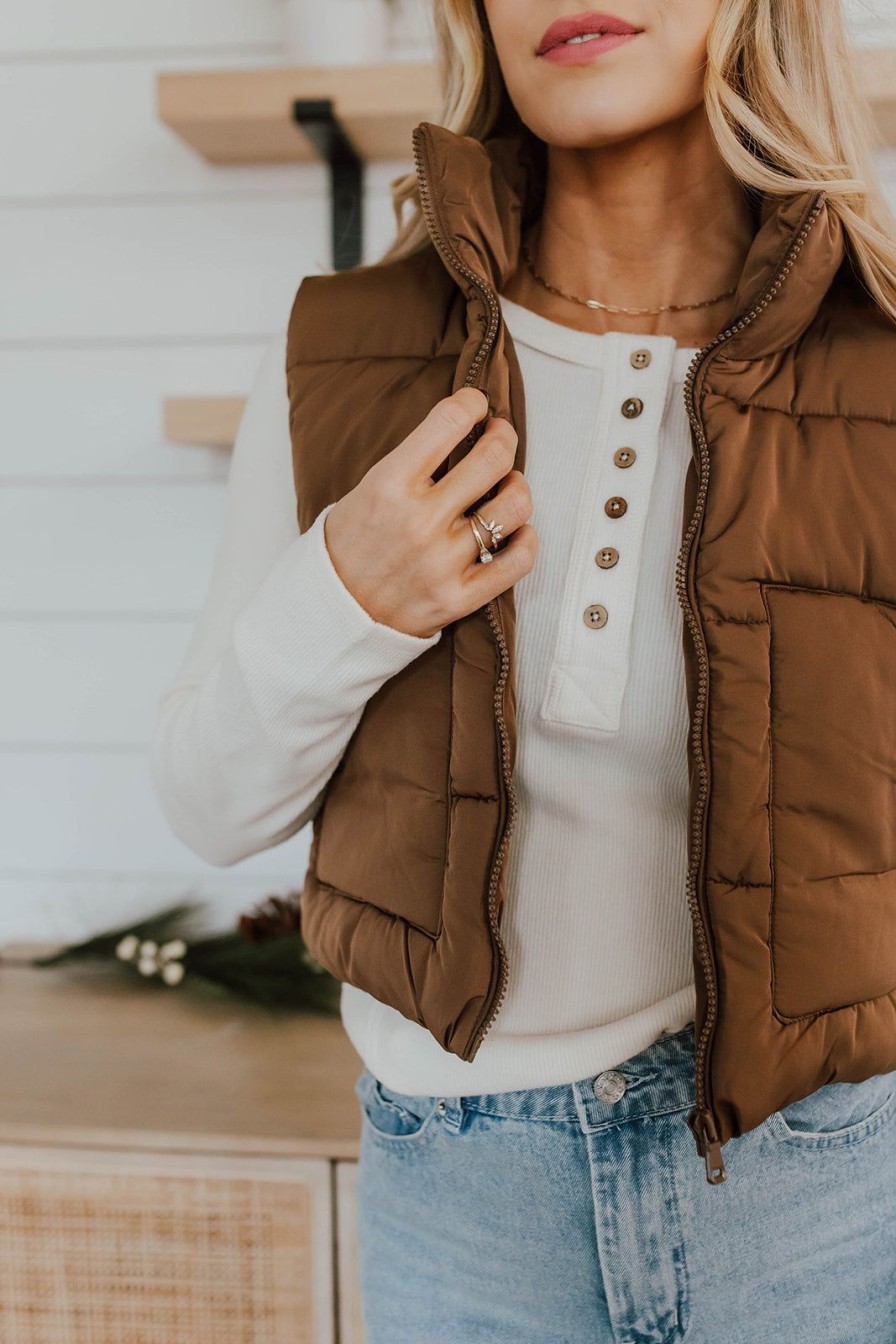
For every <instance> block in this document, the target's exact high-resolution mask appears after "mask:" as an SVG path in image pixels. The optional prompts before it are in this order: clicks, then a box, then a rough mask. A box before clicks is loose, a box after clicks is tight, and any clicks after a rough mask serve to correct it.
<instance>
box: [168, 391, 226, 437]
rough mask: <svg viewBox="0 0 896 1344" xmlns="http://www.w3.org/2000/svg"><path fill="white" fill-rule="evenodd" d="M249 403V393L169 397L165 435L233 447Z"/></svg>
mask: <svg viewBox="0 0 896 1344" xmlns="http://www.w3.org/2000/svg"><path fill="white" fill-rule="evenodd" d="M245 407H246V398H245V397H166V398H165V404H164V426H165V438H166V439H167V440H168V441H169V442H170V443H195V444H201V445H203V446H205V447H213V448H232V447H233V445H234V443H235V442H236V434H237V430H238V429H239V427H240V420H241V419H242V417H243V411H244V410H245Z"/></svg>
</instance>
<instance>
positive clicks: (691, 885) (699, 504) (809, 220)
mask: <svg viewBox="0 0 896 1344" xmlns="http://www.w3.org/2000/svg"><path fill="white" fill-rule="evenodd" d="M824 200H825V193H824V192H823V191H820V192H819V193H818V195H817V196H816V197H815V199H814V201H813V203H812V205H811V207H810V209H809V211H808V213H807V214H806V216H805V218H804V220H803V223H802V225H801V226H800V228H799V229H798V230H797V232H796V234H795V235H794V237H793V238H792V240H791V243H790V246H789V248H788V249H787V252H786V253H785V255H784V258H783V260H782V261H781V264H780V265H779V267H778V269H777V271H776V272H775V274H774V276H773V278H772V280H771V282H770V284H769V286H768V288H767V289H766V290H765V292H764V293H763V295H762V297H761V298H760V299H758V300H757V302H756V303H755V304H754V305H753V307H752V308H751V309H750V310H749V311H748V312H747V313H745V314H744V316H743V317H741V318H739V319H738V320H737V321H736V322H735V323H733V324H732V325H731V326H730V327H726V328H725V330H724V331H721V332H719V334H718V335H717V336H715V337H714V338H713V340H711V341H710V342H709V344H708V345H705V346H703V348H702V349H701V350H698V351H697V353H696V355H695V356H694V358H693V360H692V361H691V363H690V366H689V368H688V371H687V374H686V376H685V380H684V387H683V395H684V401H685V407H686V410H687V413H688V418H689V420H690V423H691V426H692V428H693V430H694V434H695V436H696V440H697V445H698V449H699V473H700V475H699V483H698V490H697V498H696V502H695V505H694V511H693V513H692V515H691V519H690V521H689V523H688V526H687V530H686V532H685V535H684V539H683V541H682V544H681V548H680V550H679V553H678V560H677V564H676V574H675V582H676V588H677V592H678V599H679V602H680V604H681V607H682V610H683V612H684V615H685V618H686V620H687V624H688V626H689V628H690V631H691V635H692V636H693V639H694V648H695V651H696V655H697V665H698V673H699V675H698V683H697V693H696V697H695V700H696V703H695V709H694V721H693V724H692V732H691V736H692V740H693V747H694V752H695V755H696V759H697V762H698V766H699V771H700V783H699V789H698V794H697V802H696V806H695V808H694V816H693V819H692V826H691V834H692V845H691V854H690V858H689V862H688V874H687V899H688V906H689V908H690V911H691V918H692V921H693V926H694V930H695V934H696V941H697V950H698V955H699V958H700V962H701V965H702V967H703V973H704V978H705V981H706V1001H707V1013H706V1020H705V1022H704V1024H703V1028H702V1030H701V1032H700V1035H699V1037H698V1039H697V1042H696V1060H695V1102H696V1104H695V1106H694V1107H693V1108H692V1110H691V1111H690V1112H689V1114H688V1117H687V1123H688V1127H689V1129H690V1130H691V1133H692V1134H693V1135H694V1139H695V1141H696V1145H697V1152H698V1154H699V1156H700V1157H703V1158H705V1161H706V1179H707V1181H708V1182H709V1184H710V1185H719V1184H720V1183H721V1182H722V1181H724V1180H725V1178H726V1171H725V1162H724V1160H723V1158H722V1143H721V1140H720V1138H719V1135H720V1133H721V1128H720V1125H719V1120H718V1116H717V1114H716V1111H715V1110H714V1108H713V1100H712V1088H711V1085H710V1077H709V1060H710V1051H711V1048H712V1041H713V1036H714V1033H715V1026H716V1018H717V1015H718V977H717V972H716V965H715V959H714V954H713V948H712V943H711V941H710V938H709V933H708V929H709V913H708V910H707V909H706V903H705V900H704V892H703V884H702V882H700V883H698V881H697V875H698V870H699V867H700V864H701V863H702V857H703V842H704V839H705V829H704V821H705V815H706V811H705V809H706V799H707V796H708V793H709V777H708V770H707V762H706V757H705V754H704V751H703V727H704V722H705V710H706V699H707V687H708V673H709V660H708V658H707V656H706V645H705V641H704V637H703V627H702V624H701V622H700V618H699V615H698V612H697V603H696V596H695V592H694V584H693V576H692V574H691V573H690V560H691V555H692V552H693V547H694V541H695V539H696V536H697V533H698V531H699V528H700V524H701V522H702V519H703V509H704V505H705V502H706V491H707V484H708V480H709V446H708V444H707V439H706V430H705V428H704V426H703V422H702V419H701V417H700V414H699V412H698V410H697V403H696V399H695V396H694V388H695V384H696V379H697V374H698V373H699V372H700V369H701V368H702V366H703V363H704V361H705V359H706V357H707V355H708V354H710V352H711V351H713V350H715V349H716V348H717V347H718V346H719V345H721V344H722V342H723V341H726V340H727V339H728V338H729V337H730V336H733V335H735V334H736V333H737V332H739V331H742V330H743V329H744V327H746V326H748V325H749V324H750V323H751V322H752V321H753V320H754V319H755V318H756V317H757V316H758V315H759V314H760V313H761V312H762V311H763V309H764V308H766V307H767V306H768V304H769V303H771V301H772V299H773V298H774V297H775V295H776V294H777V293H778V290H779V289H780V288H781V286H782V284H783V283H784V280H785V279H786V277H787V275H788V273H789V271H790V269H791V267H792V266H793V264H794V262H795V260H796V257H797V255H798V253H799V251H800V249H801V248H802V246H803V243H804V242H805V241H806V238H807V236H808V234H809V231H810V229H811V228H812V225H813V224H814V223H815V220H816V219H817V217H818V215H819V213H820V211H821V207H822V205H823V203H824Z"/></svg>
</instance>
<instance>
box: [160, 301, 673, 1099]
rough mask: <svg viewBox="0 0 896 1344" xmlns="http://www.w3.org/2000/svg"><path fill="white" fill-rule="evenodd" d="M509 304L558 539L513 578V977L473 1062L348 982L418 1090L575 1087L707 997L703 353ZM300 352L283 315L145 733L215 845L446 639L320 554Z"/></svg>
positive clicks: (283, 797)
mask: <svg viewBox="0 0 896 1344" xmlns="http://www.w3.org/2000/svg"><path fill="white" fill-rule="evenodd" d="M501 306H502V310H503V313H504V318H505V321H506V323H507V326H508V328H509V330H510V333H511V335H512V337H513V340H514V343H515V346H516V349H517V352H518V356H519V360H520V367H521V371H522V375H523V380H524V386H525V395H526V409H527V429H528V436H527V439H528V442H527V454H526V469H525V474H526V477H527V479H528V481H529V484H530V486H531V490H532V497H533V512H532V523H533V526H534V527H535V528H536V529H537V531H538V534H539V540H540V546H539V551H538V556H537V559H536V563H535V566H534V568H533V569H532V571H531V572H530V573H529V574H527V575H525V576H524V577H523V578H522V579H521V580H519V581H518V582H517V584H516V585H515V589H514V594H515V598H516V606H517V640H516V669H517V677H516V682H517V727H518V743H517V761H516V769H515V774H514V782H515V787H516V792H517V799H518V813H517V817H516V821H515V824H514V829H513V833H512V836H511V839H510V845H509V848H508V852H507V860H506V862H507V898H506V904H505V909H504V914H503V917H502V925H501V929H502V936H503V938H504V940H505V942H506V945H507V950H508V958H509V977H508V983H507V992H506V996H505V998H504V1001H503V1004H502V1006H501V1009H500V1011H499V1013H498V1015H497V1017H496V1018H495V1020H494V1022H493V1024H492V1026H491V1028H490V1030H489V1031H488V1033H487V1035H486V1036H485V1039H484V1041H483V1043H482V1045H481V1047H480V1049H479V1052H478V1054H477V1056H476V1058H475V1059H474V1060H473V1061H471V1062H465V1061H463V1060H461V1059H459V1058H458V1057H457V1056H456V1055H453V1054H451V1053H449V1052H448V1051H445V1050H443V1049H442V1048H441V1046H440V1045H439V1044H438V1043H437V1042H436V1040H435V1039H434V1037H432V1036H431V1035H430V1033H429V1032H428V1031H426V1030H425V1028H423V1027H421V1026H419V1025H418V1024H417V1023H414V1022H411V1021H410V1020H409V1019H408V1018H405V1017H403V1016H402V1015H401V1014H400V1013H399V1012H397V1011H396V1010H395V1009H393V1008H390V1007H389V1006H388V1005H386V1004H383V1003H380V1002H379V1001H378V1000H377V999H375V998H373V997H372V996H371V995H369V994H367V993H365V992H364V991H362V990H360V989H357V988H356V987H354V986H352V985H348V984H344V985H343V987H342V997H341V1008H342V1019H343V1023H344V1026H345V1029H346V1031H347V1033H348V1035H349V1037H350V1039H351V1040H352V1042H353V1044H354V1046H355V1048H356V1049H357V1050H358V1053H359V1054H360V1055H361V1057H362V1059H363V1060H364V1063H365V1064H366V1065H367V1066H368V1068H370V1069H371V1070H372V1071H373V1073H375V1074H376V1075H377V1076H378V1077H379V1078H380V1079H381V1080H382V1081H383V1082H384V1083H385V1084H386V1085H387V1086H389V1087H392V1088H395V1089H397V1090H399V1091H403V1092H409V1093H426V1094H440V1095H469V1094H471V1093H483V1092H499V1091H505V1090H508V1089H514V1088H524V1087H539V1086H545V1085H548V1084H554V1083H565V1082H572V1081H574V1080H576V1079H579V1078H582V1077H585V1076H586V1075H588V1074H591V1073H594V1072H596V1071H599V1070H601V1069H606V1068H610V1067H612V1066H614V1065H616V1064H620V1063H621V1062H622V1061H623V1060H624V1059H626V1058H628V1057H629V1056H630V1055H632V1054H634V1053H636V1052H637V1051H639V1050H641V1049H643V1048H644V1047H645V1046H646V1045H648V1044H650V1042H651V1041H653V1040H654V1039H655V1038H656V1037H657V1036H658V1035H659V1034H660V1032H661V1031H663V1030H669V1031H676V1030H678V1029H679V1028H681V1027H683V1026H684V1025H685V1024H686V1023H687V1022H688V1021H690V1020H692V1019H693V1018H694V1015H695V997H694V981H693V964H692V955H691V926H690V915H689V912H688V908H687V902H686V898H685V872H686V866H687V759H686V738H687V731H688V715H687V704H686V699H685V684H684V667H683V654H682V647H681V639H682V615H681V609H680V607H679V604H678V599H677V595H676V592H675V582H674V575H675V560H676V555H677V551H678V545H679V542H680V537H681V515H682V499H683V486H684V476H685V471H686V469H687V464H688V461H689V458H690V453H691V438H690V429H689V426H688V421H687V416H686V413H685V408H684V403H683V398H682V384H683V381H684V377H685V373H686V371H687V366H688V364H689V362H690V361H691V359H692V358H693V356H694V355H695V354H696V348H695V347H679V346H676V344H675V340H674V338H673V337H671V336H650V335H642V334H630V333H623V332H607V333H605V334H602V335H596V334H594V333H591V332H583V331H577V330H575V329H574V328H572V327H567V326H565V325H563V324H561V323H557V322H554V321H551V320H549V319H548V318H545V317H543V316H541V315H540V314H537V313H534V312H532V311H531V310H529V309H527V308H523V307H521V306H520V305H519V304H516V303H514V302H512V301H511V300H509V299H507V298H505V297H504V296H501ZM284 348H285V338H284V337H283V336H282V335H281V336H279V337H278V338H277V340H275V341H274V342H272V344H271V346H270V348H269V350H268V351H267V352H266V354H265V356H264V358H263V359H262V361H261V364H260V367H259V370H258V373H257V376H256V379H255V382H254V384H253V387H252V390H251V394H250V397H249V400H248V403H247V406H246V410H245V413H244V415H243V419H242V422H241V425H240V429H239V434H238V436H237V441H236V444H235V447H234V452H233V459H232V463H231V469H230V476H229V480H228V489H227V499H226V504H225V514H224V521H223V527H222V532H221V538H220V542H219V546H218V551H217V555H216V559H215V565H214V570H213V574H212V580H211V584H210V588H209V593H208V597H207V600H206V604H205V607H204V609H203V611H202V613H201V614H200V617H199V620H198V621H197V624H196V628H195V631H194V634H193V638H192V640H191V643H190V646H189V648H188V650H187V653H186V656H185V658H184V660H183V662H182V664H181V667H180V669H179V671H178V673H177V675H176V677H175V678H174V680H173V682H172V684H171V685H170V686H169V687H168V688H167V690H166V691H165V693H164V694H163V695H162V697H161V699H160V702H159V713H158V717H157V721H156V726H155V732H154V735H153V741H152V747H151V768H152V774H153V780H154V783H155V787H156V791H157V793H158V796H159V799H160V803H161V806H162V809H163V811H164V813H165V815H166V817H167V820H168V822H169V824H170V826H171V827H172V829H173V831H174V832H175V834H177V835H178V837H179V838H180V839H181V840H182V841H183V842H184V843H185V844H186V845H188V846H189V847H190V848H191V849H192V850H193V851H194V852H195V853H197V854H199V855H200V856H201V857H203V858H205V859H206V860H208V862H210V863H212V864H216V865H218V866H227V865H230V864H233V863H236V862H238V861H239V860H240V859H242V858H246V857H247V856H248V855H250V854H254V853H256V852H258V851H260V850H263V849H267V848H269V847H271V846H273V845H275V844H278V843H280V842H281V841H283V840H284V839H286V838H287V837H289V836H290V835H293V834H294V833H295V832H296V831H297V830H299V829H300V828H301V827H302V826H304V825H305V824H306V823H307V822H308V821H309V820H310V818H311V817H312V816H313V814H314V812H315V810H316V807H317V804H318V801H319V797H320V794H321V792H322V790H323V788H324V786H325V784H326V782H327V780H328V779H329V777H330V775H331V774H332V772H333V770H334V769H335V768H336V765H337V764H338V761H339V759H340V758H341V755H342V753H343V751H344V749H345V746H346V744H347V742H348V740H349V738H350V737H351V734H352V733H353V731H354V729H355V726H356V725H357V722H358V719H359V718H360V715H361V713H362V712H363V708H364V705H365V704H366V702H367V700H368V699H369V698H370V696H371V695H372V694H373V693H374V692H375V691H376V690H377V689H378V687H379V686H380V685H382V683H383V682H384V681H385V680H387V679H388V678H389V677H391V676H394V675H395V674H396V673H397V672H398V671H400V670H401V668H402V667H404V666H406V665H407V664H408V663H409V662H411V661H412V660H413V659H414V658H415V657H417V656H418V655H419V654H420V653H421V652H422V651H423V650H424V649H427V648H429V647H430V646H431V645H432V644H434V643H435V642H436V641H437V640H438V638H439V637H440V636H439V634H438V633H437V634H435V635H433V636H432V637H431V638H429V639H421V638H418V637H416V636H414V635H409V634H406V633H405V632H403V631H399V630H396V629H394V628H392V627H391V626H387V625H383V624H382V623H380V622H377V621H375V620H373V618H372V617H371V616H370V615H369V614H368V613H367V612H366V611H365V610H364V608H363V607H362V606H361V605H360V603H358V602H357V601H356V599H355V598H354V596H353V595H352V594H351V593H350V592H349V591H348V589H347V588H346V587H345V586H344V584H343V583H342V582H341V580H340V578H339V576H338V574H337V573H336V570H335V568H334V567H333V565H332V562H331V561H330V558H329V554H328V552H327V549H326V543H325V540H324V532H323V524H324V520H325V517H326V514H327V513H328V512H329V509H328V508H327V509H324V510H323V512H322V513H320V514H319V515H318V517H317V518H316V520H315V522H314V524H313V525H312V526H311V527H310V528H309V529H308V530H307V531H306V532H305V533H302V534H299V532H298V527H297V523H296V512H295V494H294V484H293V479H292V464H291V449H290V440H289V430H288V410H287V400H286V387H285V377H284V372H283V366H284ZM636 352H646V354H647V356H649V359H646V360H645V357H644V354H643V353H642V354H641V355H637V354H636ZM635 399H636V400H635ZM627 411H628V412H629V413H628V414H627V413H626V412H627ZM632 411H634V412H635V413H634V414H631V412H632ZM470 540H471V545H472V544H473V538H472V535H471V539H470ZM608 562H609V563H608Z"/></svg>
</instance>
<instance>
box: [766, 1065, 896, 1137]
mask: <svg viewBox="0 0 896 1344" xmlns="http://www.w3.org/2000/svg"><path fill="white" fill-rule="evenodd" d="M894 1118H896V1070H894V1071H893V1072H892V1073H878V1074H875V1075H874V1076H873V1077H871V1078H866V1079H865V1080H864V1081H863V1082H860V1083H843V1082H833V1083H825V1084H824V1085H823V1086H822V1087H819V1088H818V1089H817V1090H816V1091H815V1092H811V1093H810V1094H809V1096H807V1097H800V1098H799V1100H798V1101H792V1102H790V1104H789V1105H787V1106H782V1107H781V1109H780V1110H777V1111H775V1112H774V1113H773V1114H772V1115H770V1116H769V1117H768V1119H767V1120H766V1122H765V1124H766V1128H767V1129H768V1130H769V1131H770V1132H771V1133H772V1134H773V1135H774V1136H775V1138H777V1139H780V1140H781V1141H782V1142H784V1143H789V1144H795V1145H797V1146H799V1147H803V1148H841V1147H844V1148H845V1147H849V1146H851V1145H853V1144H856V1143H861V1142H862V1140H863V1139H869V1138H871V1136H872V1135H873V1134H877V1133H878V1132H879V1131H880V1130H881V1129H882V1128H883V1127H884V1126H885V1125H887V1124H889V1123H890V1122H891V1121H892V1120H893V1119H894Z"/></svg>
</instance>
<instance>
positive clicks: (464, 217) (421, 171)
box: [413, 121, 845, 359]
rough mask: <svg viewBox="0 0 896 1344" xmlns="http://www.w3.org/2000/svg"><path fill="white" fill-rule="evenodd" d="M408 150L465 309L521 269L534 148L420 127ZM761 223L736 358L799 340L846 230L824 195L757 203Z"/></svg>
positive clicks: (747, 275) (733, 340)
mask: <svg viewBox="0 0 896 1344" xmlns="http://www.w3.org/2000/svg"><path fill="white" fill-rule="evenodd" d="M413 142H414V159H415V164H416V169H417V180H418V186H419V188H420V196H421V202H422V203H423V207H424V219H425V220H426V225H427V229H428V231H429V234H430V237H431V238H432V240H433V242H434V243H435V244H436V247H437V249H438V251H439V254H440V255H441V257H442V260H443V261H444V262H445V265H446V266H447V267H448V268H449V270H450V271H451V272H452V274H453V276H454V278H455V280H456V281H457V282H458V284H459V285H460V286H461V288H462V289H463V290H464V292H465V293H466V294H467V297H468V299H469V300H470V301H471V302H475V301H476V300H477V299H479V300H481V299H482V289H483V286H485V287H486V288H487V289H488V290H491V291H498V292H500V291H501V290H502V289H503V287H504V285H505V283H506V282H507V280H508V279H509V278H510V276H511V275H512V274H513V272H514V271H515V270H516V268H517V266H518V265H519V258H520V243H521V235H522V227H523V220H524V219H525V218H526V211H527V205H528V203H529V201H530V199H531V195H532V194H533V193H534V191H535V188H536V185H537V183H536V181H535V174H536V173H537V172H538V171H539V170H538V168H537V166H536V164H535V160H534V158H533V155H532V150H531V142H530V140H529V139H528V137H527V136H526V135H524V134H523V133H522V132H519V131H509V132H502V133H501V134H497V135H492V136H488V137H486V138H485V139H484V140H479V139H477V138H476V137H475V136H469V135H458V134H457V133H456V132H454V131H450V130H448V128H447V127H445V126H440V125H438V124H437V123H435V122H430V121H422V122H420V123H418V125H417V126H416V127H415V128H414V131H413ZM758 221H759V222H758V227H757V231H756V234H755V235H754V238H753V241H752V244H751V246H750V248H749V250H748V252H747V256H746V258H745V261H744V265H743V269H742V272H741V276H740V280H739V282H738V285H737V290H736V292H735V295H734V299H735V313H736V316H735V317H734V319H733V320H732V323H731V324H730V326H731V327H739V324H740V321H741V319H742V318H744V317H745V315H747V314H750V319H749V321H748V322H745V323H744V325H743V326H742V327H739V329H738V330H736V331H735V332H734V334H733V335H731V336H729V337H728V339H727V341H726V346H725V352H726V354H727V355H728V356H730V357H732V358H737V359H753V358H758V357H759V356H761V355H764V354H768V353H770V352H772V351H775V350H779V349H783V348H784V347H786V346H788V345H790V344H791V343H792V342H793V341H795V340H796V339H797V338H798V337H799V336H800V335H801V334H802V333H803V331H805V329H806V327H808V325H809V323H810V322H811V321H812V319H813V317H814V316H815V314H816V312H817V311H818V308H819V305H820V304H821V301H822V299H823V298H824V296H825V294H826V292H827V290H828V288H829V287H830V285H831V282H832V281H833V279H834V276H835V274H836V272H837V270H838V268H839V267H840V265H841V263H842V262H843V260H844V257H845V238H844V233H843V227H842V225H841V223H840V219H839V217H838V216H837V215H836V214H835V213H834V212H833V211H832V210H830V208H829V206H828V202H827V196H826V194H825V192H823V191H817V190H814V189H809V190H806V191H798V192H794V193H792V194H791V195H788V196H771V195H760V197H759V216H758ZM457 262H459V263H460V266H458V265H457V264H456V263H457ZM772 300H774V301H772ZM754 309H756V311H755V312H754V311H753V310H754ZM727 330H729V328H726V331H727Z"/></svg>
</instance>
